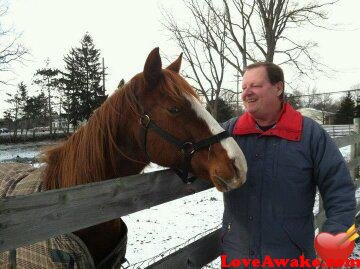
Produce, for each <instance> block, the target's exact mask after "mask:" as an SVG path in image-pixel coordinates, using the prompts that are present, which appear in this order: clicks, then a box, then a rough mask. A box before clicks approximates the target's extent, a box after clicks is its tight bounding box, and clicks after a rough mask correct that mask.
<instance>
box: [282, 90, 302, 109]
mask: <svg viewBox="0 0 360 269" xmlns="http://www.w3.org/2000/svg"><path fill="white" fill-rule="evenodd" d="M285 101H286V102H288V103H289V104H290V105H291V106H292V107H293V108H294V109H299V108H301V107H302V106H303V104H302V102H301V92H300V91H298V90H294V91H293V93H285Z"/></svg>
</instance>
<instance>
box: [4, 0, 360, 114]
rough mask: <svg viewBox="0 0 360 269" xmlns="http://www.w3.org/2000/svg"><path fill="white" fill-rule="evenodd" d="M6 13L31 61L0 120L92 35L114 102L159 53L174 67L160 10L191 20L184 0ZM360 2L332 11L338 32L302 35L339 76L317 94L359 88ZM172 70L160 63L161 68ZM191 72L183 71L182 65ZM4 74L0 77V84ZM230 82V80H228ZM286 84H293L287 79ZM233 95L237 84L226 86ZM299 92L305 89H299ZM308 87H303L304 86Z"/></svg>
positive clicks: (21, 7)
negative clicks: (43, 73) (37, 75)
mask: <svg viewBox="0 0 360 269" xmlns="http://www.w3.org/2000/svg"><path fill="white" fill-rule="evenodd" d="M7 2H8V4H9V11H8V14H7V16H6V17H5V23H6V24H7V25H11V26H13V27H14V28H15V29H16V31H17V32H18V33H21V41H22V43H23V44H24V45H25V46H26V47H27V48H29V50H30V52H31V54H30V55H28V56H27V61H26V62H25V63H24V64H22V65H15V66H14V73H12V74H7V75H8V76H9V77H8V78H11V84H12V85H8V86H4V85H0V117H1V116H2V114H3V113H2V112H3V111H4V110H5V109H6V108H7V104H6V103H5V102H4V100H5V99H6V98H5V97H6V92H14V91H15V90H16V84H18V83H20V82H21V81H24V82H25V84H27V85H29V86H28V88H29V91H30V93H32V92H34V91H35V86H34V85H31V82H32V77H33V74H34V72H35V71H36V70H37V69H38V68H41V67H44V63H45V60H46V59H47V58H49V59H50V66H52V67H57V68H61V69H63V67H64V62H63V58H64V56H65V55H66V54H67V53H68V52H69V51H70V49H71V48H72V47H76V46H79V44H80V40H81V38H82V37H83V35H84V34H85V33H86V32H88V33H89V34H90V35H91V36H92V37H93V40H94V43H95V46H96V47H97V48H98V49H100V51H101V55H102V56H103V57H104V58H105V65H106V67H107V73H108V75H107V77H106V89H107V93H108V94H111V93H112V92H113V91H114V90H115V89H116V87H117V85H118V83H119V81H120V80H121V79H122V78H124V79H125V81H128V80H129V79H131V78H132V77H133V76H134V75H135V74H137V73H138V72H141V71H142V69H143V66H144V62H145V59H146V57H147V55H148V53H149V52H150V51H151V50H152V49H153V48H155V47H160V53H161V55H162V56H163V57H165V56H166V57H167V58H168V59H171V60H172V59H175V58H176V57H177V56H178V54H179V53H180V52H181V50H180V49H179V48H178V47H177V45H176V43H175V42H174V41H172V40H171V39H170V35H169V33H168V32H167V31H166V30H165V28H164V26H163V25H162V22H164V18H163V16H162V11H161V8H162V7H164V8H166V9H167V10H170V11H172V12H173V13H174V15H175V17H176V18H177V19H178V20H179V21H181V22H186V21H188V20H189V16H190V15H189V13H188V12H187V10H186V8H185V7H184V5H183V4H182V1H181V0H131V1H129V0H128V1H125V0H123V1H119V0H106V1H95V0H62V1H55V0H16V1H15V0H12V1H11V0H8V1H7ZM358 10H360V1H358V0H342V1H339V2H338V3H337V4H336V5H334V6H333V8H332V9H331V10H330V20H329V23H331V24H338V25H339V26H338V29H339V30H337V31H325V30H321V29H316V30H314V29H312V30H310V31H308V30H302V31H300V32H299V35H301V38H303V39H304V40H305V39H306V40H312V41H315V42H318V44H319V47H318V49H317V50H316V51H315V53H316V55H317V57H318V59H319V60H320V61H321V62H322V63H324V64H326V65H327V66H329V67H330V68H331V69H334V70H335V71H334V72H332V74H331V76H330V77H329V76H325V75H324V74H319V75H318V76H316V77H315V80H312V81H310V79H309V81H305V82H304V83H305V84H309V85H313V86H314V87H316V88H317V89H318V91H319V92H328V91H338V90H348V89H350V88H351V87H352V86H354V85H356V84H360V51H359V45H360V19H359V18H358V14H357V13H358ZM168 63H169V62H168V61H167V60H166V59H164V58H163V65H164V66H166V65H167V64H168ZM183 66H184V67H186V64H185V65H183ZM3 75H4V74H1V73H0V76H3ZM230 77H231V76H230ZM285 77H291V76H287V75H286V70H285ZM228 83H229V85H230V87H236V83H235V82H234V81H229V82H228ZM300 86H301V85H300ZM302 86H303V85H302Z"/></svg>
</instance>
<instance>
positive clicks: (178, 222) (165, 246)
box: [0, 141, 360, 268]
mask: <svg viewBox="0 0 360 269" xmlns="http://www.w3.org/2000/svg"><path fill="white" fill-rule="evenodd" d="M49 144H51V142H49V141H45V142H37V143H23V144H16V145H0V162H3V161H6V160H9V159H13V158H15V157H16V156H19V157H21V158H24V157H34V156H36V155H37V154H38V153H39V148H40V147H43V146H47V145H49ZM340 152H341V153H342V154H343V156H344V158H345V159H346V160H347V161H348V160H349V159H350V146H347V147H343V148H341V149H340ZM159 169H163V168H162V167H160V166H157V165H155V164H151V165H150V166H148V167H146V168H145V170H144V172H146V173H148V172H151V171H155V170H159ZM179 180H180V179H179ZM357 197H360V190H358V191H357ZM317 208H318V197H317V198H316V202H315V207H314V213H315V212H317ZM222 211H223V202H222V194H221V193H220V192H218V191H217V190H215V189H210V190H207V191H202V192H199V193H196V194H194V195H191V196H187V197H184V198H181V199H177V200H175V201H172V202H169V203H166V204H162V205H159V206H155V207H152V208H149V209H146V210H142V211H139V212H136V213H133V214H130V215H127V216H124V217H123V220H124V221H125V222H126V224H127V226H128V229H129V233H128V247H127V255H126V257H127V259H128V260H129V262H130V264H135V263H138V262H141V261H144V260H146V259H150V261H149V262H151V258H152V257H154V256H156V255H158V254H160V253H162V252H165V251H167V250H169V249H173V248H176V247H177V246H179V245H181V244H184V243H187V241H188V240H190V241H191V242H192V240H194V237H195V236H196V235H198V234H203V233H204V232H206V231H208V230H209V231H212V229H214V228H217V227H219V226H220V224H221V219H222ZM358 253H360V248H359V246H356V250H355V251H354V254H355V255H358ZM167 254H168V253H166V255H167ZM358 256H359V255H358ZM146 265H147V262H145V263H143V264H142V265H140V264H139V266H140V268H143V267H145V266H146ZM212 266H213V268H219V260H217V261H216V262H214V263H212ZM132 268H134V267H132Z"/></svg>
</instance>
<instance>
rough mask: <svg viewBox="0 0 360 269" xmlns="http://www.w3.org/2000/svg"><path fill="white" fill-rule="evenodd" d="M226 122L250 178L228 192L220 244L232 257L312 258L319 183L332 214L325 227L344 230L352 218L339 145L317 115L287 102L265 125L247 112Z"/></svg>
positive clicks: (349, 188) (351, 199)
mask: <svg viewBox="0 0 360 269" xmlns="http://www.w3.org/2000/svg"><path fill="white" fill-rule="evenodd" d="M295 118H296V120H294V119H295ZM243 125H245V126H243ZM297 125H299V126H297ZM223 126H224V128H225V130H227V131H228V132H229V133H231V134H233V137H234V139H235V140H236V142H237V143H238V144H239V146H240V148H241V149H242V151H243V153H244V155H245V157H246V160H247V164H248V173H247V181H246V183H245V184H244V185H243V186H241V187H240V188H238V189H235V190H232V191H229V192H227V193H225V194H224V206H225V210H224V215H223V237H222V248H223V254H225V255H227V260H228V261H230V260H232V259H235V258H237V259H241V258H259V259H260V260H263V259H264V257H265V256H266V255H269V256H270V257H271V258H299V256H300V255H304V256H305V257H308V258H315V250H314V216H313V207H314V201H315V194H316V187H318V189H319V191H320V194H321V197H322V199H323V205H324V208H325V212H326V216H327V220H326V222H325V223H324V226H323V231H324V232H330V233H335V234H336V233H339V232H344V231H346V230H347V229H348V228H349V227H350V226H351V225H352V224H353V223H354V218H355V209H356V201H355V187H354V184H353V181H352V179H351V177H350V174H349V171H348V169H347V166H346V163H345V161H344V158H343V157H342V155H341V153H340V152H339V149H338V148H337V146H336V145H335V143H334V142H333V141H332V139H331V138H330V137H329V135H328V134H327V132H326V131H325V130H324V129H323V128H322V127H321V126H320V125H319V124H317V123H316V122H315V121H313V120H311V119H309V118H307V117H302V116H301V114H300V113H299V112H297V111H295V110H294V109H293V108H292V107H291V106H290V105H288V104H286V105H284V107H283V112H282V116H281V118H280V120H279V122H278V123H277V124H276V125H275V126H274V127H273V128H272V129H270V130H268V131H266V132H262V131H261V130H260V129H258V128H257V127H256V123H255V121H254V120H252V118H251V116H250V115H249V114H248V113H245V115H243V116H241V117H240V118H239V119H238V118H233V119H230V120H229V121H227V122H226V123H224V124H223ZM234 133H235V134H234ZM236 133H241V135H237V134H236ZM248 268H252V267H251V266H250V267H248Z"/></svg>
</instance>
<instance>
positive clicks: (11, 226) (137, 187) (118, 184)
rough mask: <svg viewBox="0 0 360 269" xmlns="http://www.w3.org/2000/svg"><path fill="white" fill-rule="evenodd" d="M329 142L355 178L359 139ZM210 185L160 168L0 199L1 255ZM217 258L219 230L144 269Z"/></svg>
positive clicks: (359, 156) (319, 222)
mask: <svg viewBox="0 0 360 269" xmlns="http://www.w3.org/2000/svg"><path fill="white" fill-rule="evenodd" d="M334 140H335V143H336V144H337V146H338V147H344V146H347V145H352V150H351V160H350V162H349V163H348V166H349V169H350V170H351V173H352V176H353V178H354V179H356V178H358V176H359V166H360V135H358V134H354V135H350V136H344V137H338V138H335V139H334ZM355 184H356V186H357V187H358V186H359V180H355ZM211 187H212V186H211V184H210V183H209V182H208V181H204V180H196V181H195V182H194V183H192V184H189V185H186V184H184V183H183V182H182V181H181V180H180V179H179V178H178V177H177V176H176V175H175V174H173V173H172V172H171V171H169V170H163V171H157V172H153V173H149V174H142V175H135V176H129V177H126V178H118V179H113V180H108V181H104V182H97V183H92V184H87V185H81V186H76V187H72V188H68V189H60V190H52V191H46V192H42V193H35V194H31V195H24V196H16V197H6V198H2V199H0V252H2V251H7V250H12V249H14V248H16V247H20V246H23V245H28V244H32V243H35V242H38V241H41V240H45V239H47V238H49V237H53V236H56V235H60V234H64V233H70V232H72V231H76V230H79V229H82V228H85V227H88V226H92V225H95V224H98V223H101V222H104V221H107V220H111V219H114V218H119V217H121V216H124V215H127V214H130V213H133V212H137V211H140V210H143V209H146V208H149V207H152V206H155V205H159V204H162V203H166V202H169V201H172V200H174V199H178V198H181V197H184V196H187V195H191V194H194V193H196V192H199V191H203V190H206V189H209V188H211ZM358 207H359V205H358ZM358 209H359V208H358ZM358 211H359V210H358ZM324 221H325V214H324V210H323V208H322V205H321V203H319V213H318V214H317V215H316V216H315V223H316V227H321V225H322V223H323V222H324ZM24 231H26V232H24ZM219 254H220V229H218V230H216V231H214V232H212V233H210V234H208V235H206V236H204V237H202V238H200V239H199V240H197V241H195V242H193V243H191V244H189V245H187V246H185V247H184V248H182V249H180V250H178V251H176V252H174V253H172V254H171V255H169V256H167V257H164V258H163V259H161V260H159V261H157V262H156V263H154V264H152V265H150V266H148V267H147V268H178V269H182V268H201V267H202V266H204V265H206V264H208V263H210V262H211V261H213V260H214V259H216V258H217V257H218V256H219Z"/></svg>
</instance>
